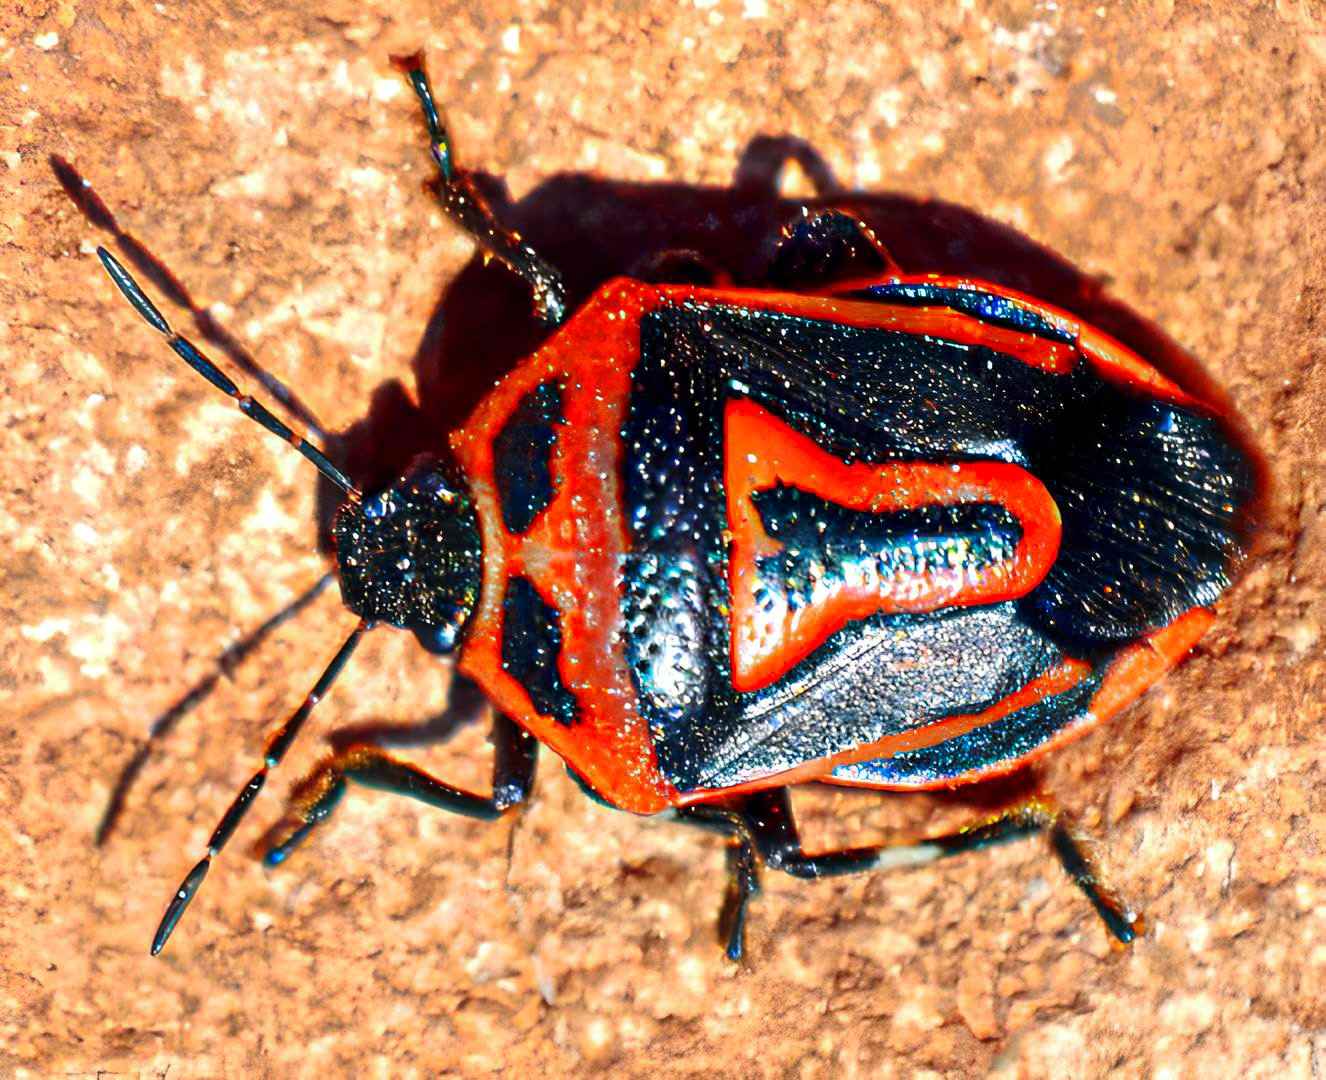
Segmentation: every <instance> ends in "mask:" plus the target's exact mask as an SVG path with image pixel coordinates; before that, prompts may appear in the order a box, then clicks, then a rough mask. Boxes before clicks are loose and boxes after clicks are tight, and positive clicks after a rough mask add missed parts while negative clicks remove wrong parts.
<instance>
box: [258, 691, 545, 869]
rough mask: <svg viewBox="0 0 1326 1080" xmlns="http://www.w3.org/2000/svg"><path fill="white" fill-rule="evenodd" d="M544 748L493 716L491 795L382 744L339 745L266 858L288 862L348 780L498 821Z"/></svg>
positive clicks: (525, 787)
mask: <svg viewBox="0 0 1326 1080" xmlns="http://www.w3.org/2000/svg"><path fill="white" fill-rule="evenodd" d="M538 747H539V744H538V742H537V741H536V740H535V739H534V738H533V736H531V735H529V734H527V733H526V732H525V731H524V729H522V728H521V727H519V726H518V725H517V724H516V723H515V721H513V720H511V719H509V718H508V717H506V716H503V715H502V714H500V713H499V714H498V715H497V716H496V717H495V718H494V721H493V750H494V760H493V793H492V794H491V795H488V796H484V795H474V794H472V793H471V792H468V791H463V790H462V789H460V788H457V787H452V786H451V785H450V784H447V783H444V782H443V781H441V780H438V779H436V778H435V777H433V776H430V775H429V774H428V773H426V772H424V771H423V770H422V769H419V768H416V767H415V766H413V765H410V764H407V763H406V762H403V761H399V760H397V759H396V758H393V757H391V756H390V755H389V754H388V753H387V752H386V751H385V750H382V749H381V748H379V747H376V746H371V745H365V744H362V743H361V744H359V745H356V746H350V747H347V748H345V749H343V750H339V751H337V753H336V754H334V755H333V756H332V757H331V759H330V760H328V761H327V762H325V763H324V764H323V765H322V766H321V768H319V769H318V770H317V771H316V772H315V773H314V774H313V775H312V776H311V777H309V779H308V780H307V781H306V782H305V783H304V784H303V785H301V787H302V788H303V792H302V795H301V797H300V798H299V799H298V801H297V804H296V806H295V808H294V811H293V814H292V817H293V818H294V824H293V827H291V828H290V829H289V831H288V832H287V835H286V837H285V839H284V840H281V841H280V842H279V843H275V844H273V845H272V846H271V847H270V848H269V849H268V850H267V852H266V854H265V855H264V856H263V861H264V862H266V863H267V865H268V866H278V865H280V864H281V863H283V862H285V860H286V859H287V858H288V857H289V855H290V853H291V852H292V851H293V850H294V849H295V848H296V847H297V846H299V844H301V843H302V842H303V841H304V840H305V839H307V837H308V835H309V833H311V832H312V831H313V829H314V827H315V826H317V825H318V824H319V823H320V822H322V821H325V820H326V819H327V817H328V816H329V815H330V814H331V812H332V811H333V810H334V809H336V805H337V803H339V802H340V801H341V796H342V795H344V794H345V785H346V781H347V780H352V781H354V782H355V783H358V784H363V785H364V786H365V787H370V788H377V789H378V790H380V791H390V792H392V793H393V794H396V795H405V796H408V797H409V798H411V799H418V800H419V801H420V802H423V803H427V804H428V805H429V806H434V807H437V808H438V809H439V810H448V811H450V812H451V813H453V814H461V815H463V816H465V817H471V818H478V819H479V820H481V821H493V820H495V819H496V818H499V817H501V816H502V812H503V811H505V810H508V809H510V808H511V807H513V806H516V805H517V804H519V803H522V802H524V801H525V799H526V797H527V796H528V795H529V792H530V788H531V787H532V786H533V784H534V769H535V765H536V763H537V761H538Z"/></svg>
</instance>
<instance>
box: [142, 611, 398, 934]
mask: <svg viewBox="0 0 1326 1080" xmlns="http://www.w3.org/2000/svg"><path fill="white" fill-rule="evenodd" d="M372 625H373V624H372V623H370V622H368V621H367V620H364V619H361V620H360V622H359V625H358V626H356V627H355V628H354V630H353V632H352V633H351V634H350V636H349V637H348V638H346V639H345V643H344V644H343V645H342V646H341V647H340V649H338V650H337V652H336V655H335V656H333V657H332V660H331V663H330V664H328V665H327V668H326V670H325V671H323V673H322V676H321V678H319V679H318V681H317V682H316V683H315V684H314V685H313V689H312V690H310V691H309V692H308V696H307V697H306V698H304V700H303V702H302V703H301V704H300V706H299V708H298V709H296V710H295V711H294V712H293V713H291V714H290V717H289V719H287V720H286V722H285V723H284V724H282V725H281V726H280V727H279V728H278V729H277V731H276V734H274V735H273V736H272V737H271V738H270V739H269V740H268V741H267V751H266V753H264V754H263V758H262V768H260V769H259V770H258V771H257V772H256V773H254V774H253V776H252V778H251V779H250V780H249V782H248V783H247V784H245V785H244V786H243V787H242V788H240V791H239V794H238V795H236V796H235V799H234V801H233V802H232V803H231V804H230V808H229V809H228V810H227V811H226V812H225V813H224V814H222V815H221V820H220V821H219V822H217V826H216V828H215V829H214V830H213V831H212V838H211V839H210V840H208V841H207V854H206V855H204V856H203V857H202V858H201V859H200V860H199V861H198V864H197V865H196V866H195V867H194V868H193V869H192V870H190V871H189V872H188V874H187V875H185V878H184V880H183V881H182V882H180V887H179V888H178V889H176V890H175V895H174V896H172V897H171V898H170V903H169V904H168V905H167V906H166V914H165V915H163V916H162V917H161V924H160V925H159V926H158V927H157V932H156V935H155V936H154V937H153V938H152V955H153V956H156V955H157V953H159V952H160V951H161V950H162V949H164V948H165V947H166V942H167V941H168V940H170V935H171V932H172V931H173V930H174V929H175V924H176V923H178V922H179V921H180V916H181V915H183V914H184V909H185V908H187V907H188V906H189V901H190V900H192V899H193V896H194V893H196V892H197V891H198V886H200V885H201V884H202V883H203V878H205V877H207V871H208V870H209V869H210V868H211V865H212V859H213V858H214V857H215V856H216V855H217V854H218V853H219V852H220V850H221V849H222V848H223V847H225V843H226V841H227V840H229V839H230V836H231V834H232V833H233V832H234V831H235V829H236V827H237V826H238V825H239V823H240V822H241V821H242V820H244V815H245V814H246V813H248V810H249V807H250V806H252V805H253V800H254V799H256V798H257V797H258V792H260V791H261V790H262V786H263V784H264V783H266V781H267V773H268V772H269V771H270V770H272V769H274V768H276V766H278V765H279V764H281V759H282V758H283V757H285V754H286V751H287V750H289V749H290V744H291V743H293V742H294V741H295V736H297V735H298V734H299V731H300V729H301V728H302V727H303V726H304V722H305V721H306V720H307V719H308V718H309V714H310V713H311V712H312V711H313V706H315V705H316V704H317V703H318V702H319V701H321V700H322V698H323V697H324V696H325V695H326V693H327V691H328V690H329V689H330V688H331V684H332V683H333V682H335V681H336V676H338V675H339V674H340V673H341V669H342V668H344V667H345V664H346V661H348V660H349V659H350V655H351V653H353V652H354V651H355V646H356V645H358V644H359V639H360V638H361V637H363V636H364V631H365V630H369V629H371V628H372Z"/></svg>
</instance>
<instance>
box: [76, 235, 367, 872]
mask: <svg viewBox="0 0 1326 1080" xmlns="http://www.w3.org/2000/svg"><path fill="white" fill-rule="evenodd" d="M97 257H98V258H99V259H101V265H102V266H104V267H105V268H106V273H108V274H109V275H110V278H111V280H112V281H113V282H115V285H116V287H117V288H118V289H119V290H120V292H122V293H124V297H125V299H126V300H128V301H129V303H130V304H132V305H133V308H134V310H135V311H136V312H138V314H139V315H141V316H142V317H143V319H144V320H145V321H146V322H147V323H148V325H150V326H151V327H152V328H153V329H154V330H157V331H159V332H160V333H161V334H163V335H164V336H165V338H166V342H167V344H169V345H170V347H171V348H172V349H174V350H175V352H176V353H177V354H178V355H179V357H180V359H181V360H183V361H184V362H185V363H186V364H188V365H189V367H191V368H193V370H194V371H196V372H198V374H199V375H201V376H202V377H203V378H204V379H206V380H207V381H208V382H209V383H211V384H212V385H213V386H215V387H216V388H217V389H218V390H220V391H221V392H222V393H223V394H225V395H226V396H227V397H230V398H233V399H234V401H235V404H236V405H238V406H239V411H240V412H242V413H243V414H244V415H245V416H247V417H248V418H249V419H250V420H253V421H255V422H257V423H258V424H261V425H262V426H263V427H264V428H266V429H267V430H268V431H270V432H271V433H272V434H273V435H275V436H277V437H278V438H281V439H284V440H285V441H286V442H288V443H289V444H290V445H291V446H293V447H294V448H295V449H296V450H298V451H299V452H300V453H301V454H303V455H304V457H306V458H308V460H309V461H311V462H312V463H313V465H314V466H315V467H316V468H317V470H318V472H320V473H322V475H323V476H325V477H326V478H327V479H328V480H330V481H331V482H332V483H333V484H335V485H336V486H337V487H338V488H340V489H341V490H342V491H343V492H345V494H346V495H347V496H348V497H349V498H351V499H353V500H354V501H355V502H358V501H359V499H360V498H361V496H360V493H359V489H358V488H356V487H355V486H354V484H352V483H350V478H349V477H347V476H346V475H345V473H343V472H341V470H340V469H338V468H337V467H336V466H335V465H333V464H332V463H331V462H330V461H328V460H327V456H326V455H325V454H324V453H323V452H322V451H321V450H319V449H318V448H317V447H316V446H314V445H313V444H312V443H311V442H309V441H308V440H307V439H305V438H304V437H303V436H300V435H296V434H295V433H294V432H293V431H291V430H290V428H288V427H286V425H285V424H283V423H282V422H281V421H280V420H278V419H277V418H276V417H275V416H273V415H272V413H271V411H270V410H268V408H267V407H266V406H265V405H263V404H262V403H261V402H260V401H257V400H255V399H254V398H252V397H250V396H249V395H248V394H241V393H240V392H239V387H238V386H236V385H235V384H234V383H233V382H232V381H231V380H230V378H229V376H227V375H226V374H225V373H224V372H223V371H222V370H221V369H220V368H218V367H217V366H216V365H215V364H214V363H212V361H211V360H209V359H208V358H207V357H206V356H204V355H203V354H202V352H201V351H200V350H199V349H198V347H197V346H196V345H194V344H193V342H191V341H190V340H189V339H188V338H186V337H182V336H181V335H179V334H177V333H175V331H174V330H172V329H171V328H170V323H168V322H166V319H165V317H164V316H163V315H162V314H161V312H159V311H158V310H157V308H156V305H155V304H153V303H152V301H151V300H149V299H148V298H147V294H146V293H145V292H143V290H142V289H141V288H139V287H138V282H136V281H135V280H134V279H133V276H132V275H131V274H130V273H129V271H128V270H126V269H125V268H124V267H123V266H122V265H121V263H120V260H119V259H117V258H116V257H115V256H114V255H112V254H111V253H110V252H109V251H107V250H106V249H105V248H104V247H98V248H97ZM199 880H201V878H200V879H199Z"/></svg>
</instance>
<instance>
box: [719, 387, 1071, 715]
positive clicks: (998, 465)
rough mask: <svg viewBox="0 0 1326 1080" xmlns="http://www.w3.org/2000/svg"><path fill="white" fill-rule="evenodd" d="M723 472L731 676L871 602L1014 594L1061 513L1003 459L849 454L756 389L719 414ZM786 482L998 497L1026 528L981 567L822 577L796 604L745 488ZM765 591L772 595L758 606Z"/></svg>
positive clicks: (888, 495)
mask: <svg viewBox="0 0 1326 1080" xmlns="http://www.w3.org/2000/svg"><path fill="white" fill-rule="evenodd" d="M724 448H725V449H724V459H725V460H724V484H725V488H726V492H727V513H728V525H729V528H730V530H731V534H732V543H731V552H730V561H729V583H730V588H731V608H732V614H731V618H732V685H733V686H734V687H735V688H736V689H737V690H742V691H748V690H758V689H760V688H761V687H764V686H768V685H769V684H770V683H772V682H774V681H775V680H776V679H778V678H779V677H780V676H781V675H783V674H784V673H785V672H787V671H788V670H789V669H790V668H791V667H792V666H793V665H795V664H796V663H798V662H799V661H801V660H803V659H804V658H805V657H806V656H808V655H809V654H810V653H811V652H812V651H813V650H814V649H816V648H817V647H818V646H819V645H821V644H822V643H823V642H824V641H825V640H826V639H827V638H828V637H829V635H830V634H832V633H834V632H835V631H836V630H839V629H841V628H842V627H843V626H845V625H846V624H847V623H849V622H852V621H854V620H856V619H863V618H866V617H867V616H870V615H874V614H877V613H887V614H893V613H902V612H912V613H921V612H927V611H935V610H938V609H940V608H946V607H972V606H975V605H979V604H994V603H999V602H1002V601H1004V600H1012V599H1016V598H1017V597H1019V596H1023V595H1025V594H1026V593H1028V592H1030V591H1031V590H1032V589H1033V588H1035V587H1036V585H1037V584H1039V583H1040V581H1041V580H1042V579H1043V578H1044V577H1045V575H1046V574H1047V573H1048V572H1049V569H1050V566H1051V565H1052V564H1053V563H1054V559H1055V556H1056V555H1057V554H1058V552H1059V540H1060V533H1061V522H1060V518H1059V509H1058V507H1057V506H1055V503H1054V500H1053V499H1052V498H1051V497H1050V493H1049V492H1048V491H1046V489H1045V485H1043V484H1042V483H1041V482H1040V481H1039V480H1037V479H1036V478H1035V477H1034V476H1032V475H1031V473H1029V472H1027V470H1026V469H1023V468H1021V467H1019V466H1017V465H1010V464H1007V463H1005V462H995V461H975V462H960V463H953V464H938V463H935V462H895V463H888V464H883V465H868V464H863V463H857V464H851V465H849V464H846V463H845V462H842V461H840V460H838V459H837V458H835V457H833V456H832V455H831V454H829V453H827V452H826V451H824V450H823V449H821V448H820V447H819V446H818V445H816V443H815V442H814V441H813V440H812V439H810V438H808V437H807V436H805V435H802V434H801V433H800V432H798V431H796V430H794V429H793V428H791V427H789V426H788V425H787V424H785V423H783V421H781V420H779V419H778V418H777V417H776V416H774V415H773V414H772V413H770V412H768V411H767V410H765V409H763V408H761V407H760V406H759V405H757V404H755V403H754V402H753V401H749V400H746V399H737V400H733V401H731V402H729V403H728V404H727V406H726V411H725V416H724ZM779 484H785V485H787V486H791V487H797V488H800V489H801V490H803V491H806V492H808V493H810V494H813V495H816V496H819V497H820V498H822V499H826V500H828V501H830V502H834V503H837V504H839V505H841V506H844V507H847V508H848V509H852V510H865V511H869V512H871V513H889V512H896V511H900V510H910V509H916V508H920V507H925V506H955V505H960V504H963V503H994V504H998V505H1000V506H1002V507H1004V508H1005V509H1006V510H1008V511H1009V512H1010V513H1011V514H1013V515H1014V516H1015V517H1016V518H1017V519H1018V522H1019V524H1020V525H1021V527H1022V539H1021V541H1020V542H1019V543H1018V546H1017V549H1016V551H1015V552H1014V553H1013V556H1012V558H1010V559H1007V560H1004V561H1000V562H997V563H994V564H992V565H990V566H988V567H985V568H983V569H982V570H981V571H980V572H979V574H973V573H972V572H971V571H970V570H969V569H964V568H962V567H955V568H951V569H941V570H926V571H920V572H912V573H900V574H897V575H895V576H891V577H888V578H879V577H875V578H873V580H872V579H869V578H864V577H863V578H862V579H860V580H856V581H847V580H836V581H833V582H828V581H826V582H824V583H822V587H821V585H817V586H816V589H815V596H814V597H813V599H812V602H811V603H810V604H807V605H805V606H801V607H796V608H794V607H793V606H792V605H790V604H789V603H788V602H787V596H786V593H785V592H784V593H783V594H782V595H777V594H776V593H775V592H774V591H772V590H771V587H770V583H769V582H768V581H767V580H766V579H765V578H764V576H763V575H762V574H761V572H760V570H759V567H758V566H757V560H759V559H761V558H765V557H767V556H770V555H775V554H777V553H778V552H779V551H780V550H781V544H780V543H779V542H778V541H776V540H773V539H772V538H770V537H769V535H768V534H767V533H766V532H765V530H764V525H763V522H762V521H761V519H760V515H759V512H758V511H757V510H756V508H755V504H754V502H753V500H752V498H751V496H752V495H753V494H755V493H756V492H758V491H765V490H769V489H771V488H774V487H776V486H778V485H779ZM760 594H763V595H764V597H765V599H766V602H767V604H768V606H767V608H766V607H764V606H762V605H761V603H760V601H759V599H757V597H758V596H760Z"/></svg>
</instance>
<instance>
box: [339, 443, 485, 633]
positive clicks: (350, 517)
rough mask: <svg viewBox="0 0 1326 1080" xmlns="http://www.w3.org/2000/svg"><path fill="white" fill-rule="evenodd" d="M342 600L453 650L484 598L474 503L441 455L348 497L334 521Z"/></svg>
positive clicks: (369, 615)
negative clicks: (385, 484) (355, 498)
mask: <svg viewBox="0 0 1326 1080" xmlns="http://www.w3.org/2000/svg"><path fill="white" fill-rule="evenodd" d="M332 534H333V536H334V537H335V539H336V561H337V563H338V564H339V570H340V579H341V598H342V600H343V601H344V602H345V606H346V607H348V608H349V609H350V610H351V611H353V612H354V613H355V614H356V615H360V616H362V617H363V618H365V619H367V620H369V621H370V622H385V623H390V624H391V625H393V626H399V627H403V628H404V629H407V630H412V631H414V632H415V634H416V635H418V637H419V640H420V641H421V642H422V643H423V644H424V646H425V648H427V649H429V650H431V651H433V652H450V651H451V650H452V649H453V648H455V645H456V640H457V638H458V637H459V636H460V632H461V630H462V629H463V628H464V626H465V623H466V622H467V621H468V620H469V617H470V614H471V613H472V612H473V611H474V605H475V604H476V602H477V601H478V597H479V583H480V579H481V569H482V568H481V559H482V549H481V546H480V542H479V522H478V518H477V517H476V515H475V511H474V503H473V501H472V500H471V499H470V496H469V493H468V491H467V490H466V487H465V485H464V483H463V482H461V481H460V480H458V479H457V478H456V476H455V475H454V474H453V473H452V472H451V471H450V470H447V469H446V468H444V467H443V466H442V465H441V464H440V463H438V462H436V461H426V462H422V463H420V464H418V465H416V466H415V467H414V468H412V469H411V470H410V471H409V472H408V473H406V474H405V476H403V477H402V478H401V479H400V480H398V481H397V482H396V483H395V484H393V485H392V486H391V487H389V488H386V489H385V490H383V491H380V492H378V493H377V494H375V495H371V496H366V497H365V498H364V499H363V500H362V501H361V502H346V503H345V504H343V505H342V506H341V508H340V510H338V511H337V514H336V520H335V522H334V523H333V525H332Z"/></svg>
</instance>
